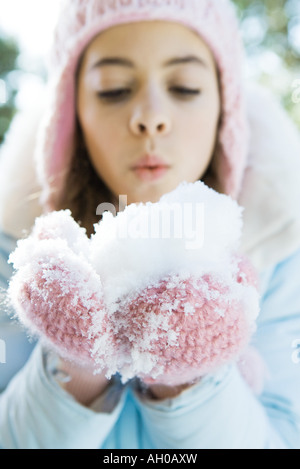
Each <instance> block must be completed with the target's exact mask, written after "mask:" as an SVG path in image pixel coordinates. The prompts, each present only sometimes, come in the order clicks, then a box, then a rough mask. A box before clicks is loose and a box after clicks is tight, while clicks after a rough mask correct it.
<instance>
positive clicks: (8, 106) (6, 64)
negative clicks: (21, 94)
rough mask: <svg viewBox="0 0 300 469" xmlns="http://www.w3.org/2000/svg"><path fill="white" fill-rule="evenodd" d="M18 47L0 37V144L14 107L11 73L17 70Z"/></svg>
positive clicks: (14, 84) (13, 112)
mask: <svg viewBox="0 0 300 469" xmlns="http://www.w3.org/2000/svg"><path fill="white" fill-rule="evenodd" d="M18 55H19V48H18V45H17V43H16V42H15V41H14V40H13V39H10V38H7V37H5V36H1V37H0V144H1V143H2V141H3V138H4V135H5V132H6V131H7V129H8V127H9V124H10V122H11V119H12V118H13V116H14V114H15V112H16V107H15V97H16V94H17V85H16V83H14V82H15V80H14V79H13V73H14V72H15V71H17V70H18V66H17V58H18Z"/></svg>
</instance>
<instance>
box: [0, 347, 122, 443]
mask: <svg viewBox="0 0 300 469" xmlns="http://www.w3.org/2000/svg"><path fill="white" fill-rule="evenodd" d="M46 359H47V353H46V352H44V351H43V349H42V347H41V346H40V345H39V344H38V345H37V346H36V347H35V349H34V351H33V353H32V356H31V357H30V359H29V360H28V362H27V363H26V365H25V366H24V367H23V369H22V370H21V371H20V372H19V373H18V374H17V375H16V376H15V377H14V378H13V379H12V381H11V382H10V384H9V386H8V387H7V389H6V390H5V391H4V392H3V393H2V395H0V416H1V419H0V448H5V449H98V448H100V447H101V446H102V443H103V441H104V440H105V439H106V437H107V435H108V434H109V432H110V431H111V429H112V427H113V426H114V425H115V422H116V420H117V419H118V417H119V414H120V412H121V409H122V407H123V401H124V397H123V395H122V393H120V392H119V393H117V394H118V401H117V402H116V405H115V406H112V409H111V410H108V411H107V412H97V411H94V410H93V409H92V408H87V407H83V406H82V405H80V404H79V403H77V402H76V401H75V400H74V399H73V398H72V397H71V396H70V395H69V394H67V393H66V392H65V391H64V390H63V389H62V388H61V387H60V386H59V385H58V384H57V383H56V381H55V380H54V379H51V376H49V375H48V373H47V365H46V363H45V361H46ZM113 386H114V385H113ZM113 392H114V391H113V390H112V389H111V387H110V388H109V389H108V390H107V393H108V394H109V395H111V394H112V393H113Z"/></svg>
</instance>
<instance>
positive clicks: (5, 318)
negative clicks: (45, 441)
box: [0, 232, 34, 392]
mask: <svg viewBox="0 0 300 469" xmlns="http://www.w3.org/2000/svg"><path fill="white" fill-rule="evenodd" d="M15 245H16V241H15V239H14V238H12V237H11V236H8V235H5V234H3V233H1V232H0V341H1V342H0V344H1V356H0V392H1V391H2V390H3V389H5V388H6V386H7V385H8V383H9V381H10V379H11V378H12V377H13V376H14V375H15V374H16V373H17V372H18V371H19V370H20V369H21V368H22V366H23V365H24V364H25V362H26V361H27V359H28V357H29V355H30V353H31V351H32V349H33V347H34V342H33V341H31V340H29V339H28V337H27V335H26V333H25V332H24V330H23V328H22V327H21V326H20V325H19V324H17V323H16V322H15V321H13V320H12V318H11V317H10V312H11V309H10V307H9V305H8V303H7V301H6V291H7V286H8V281H9V278H10V277H11V275H12V266H11V265H10V264H8V263H7V260H8V257H9V254H10V253H11V251H13V249H14V248H15Z"/></svg>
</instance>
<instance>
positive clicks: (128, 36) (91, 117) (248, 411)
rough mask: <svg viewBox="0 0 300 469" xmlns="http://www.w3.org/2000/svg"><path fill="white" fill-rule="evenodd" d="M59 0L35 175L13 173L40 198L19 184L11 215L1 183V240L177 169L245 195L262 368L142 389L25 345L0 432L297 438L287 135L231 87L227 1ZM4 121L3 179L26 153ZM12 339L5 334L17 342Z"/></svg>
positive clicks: (295, 260)
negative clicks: (262, 376)
mask: <svg viewBox="0 0 300 469" xmlns="http://www.w3.org/2000/svg"><path fill="white" fill-rule="evenodd" d="M65 8H66V10H64V11H63V13H62V16H61V19H60V21H59V24H58V28H57V33H56V37H55V45H54V54H53V57H52V59H53V60H52V69H51V74H50V80H49V100H48V101H47V103H45V104H43V109H44V111H45V117H44V120H43V123H42V125H41V129H40V133H39V138H38V140H37V143H36V150H35V160H34V161H35V169H36V173H37V178H36V177H35V175H33V176H32V179H31V181H30V180H29V179H30V178H28V179H26V189H25V191H24V190H23V193H22V197H23V199H24V197H25V196H24V192H25V195H26V194H27V195H28V194H29V193H30V192H32V187H34V188H35V190H36V184H37V181H38V184H39V186H40V190H41V197H40V204H41V206H36V205H35V206H33V205H32V200H33V199H32V198H31V205H30V206H29V207H30V209H29V210H28V212H26V213H28V217H27V219H26V221H24V219H23V220H22V222H21V224H19V222H18V206H20V205H19V200H20V197H21V195H20V192H21V191H20V187H19V192H18V195H17V197H18V200H17V203H16V204H14V206H13V208H12V207H11V205H9V210H6V209H7V208H8V206H7V205H6V202H5V201H9V200H10V203H11V201H12V200H16V195H15V198H14V199H11V193H10V190H11V189H10V188H9V187H7V184H1V186H2V204H3V207H2V210H1V219H2V227H3V235H2V246H3V252H6V253H7V257H8V254H9V251H10V250H11V249H13V243H14V239H15V238H19V237H20V236H21V232H22V231H23V230H24V229H30V228H31V226H32V225H33V223H34V218H35V216H36V215H38V214H39V213H41V212H42V211H53V210H59V209H64V208H69V209H71V211H72V215H73V217H74V219H75V220H76V221H78V222H80V223H81V224H82V225H83V226H84V227H85V228H86V230H87V232H88V233H89V234H90V233H92V231H93V223H95V222H97V221H98V220H99V217H98V216H97V215H96V208H97V206H98V205H99V204H100V203H102V202H112V203H114V204H115V205H116V207H117V204H118V196H119V195H120V194H126V195H127V201H128V203H134V202H147V201H151V202H156V201H158V200H159V198H160V197H161V196H162V195H163V194H165V193H166V192H169V191H172V190H173V189H175V188H176V187H177V185H178V184H179V183H180V182H182V181H187V182H195V181H197V180H199V179H201V180H203V181H204V182H205V183H206V184H207V185H208V186H211V187H212V188H213V189H214V190H216V191H218V192H221V193H222V192H223V193H225V194H228V195H231V196H232V197H233V198H235V199H236V200H238V201H239V202H240V204H241V205H242V206H243V207H245V216H244V222H245V227H244V233H243V248H244V251H245V253H246V254H247V255H248V256H249V257H250V258H251V260H252V262H253V263H254V264H255V266H256V268H257V269H258V271H259V274H260V292H261V312H260V317H259V320H258V329H257V333H256V336H255V339H254V342H255V346H256V348H257V349H258V350H259V352H260V354H261V356H262V357H263V359H264V362H265V365H266V367H267V370H268V379H267V381H266V383H265V385H264V389H263V390H262V392H261V394H260V395H259V396H256V395H255V394H254V393H253V392H252V390H251V389H250V388H249V387H248V386H247V384H246V383H245V381H244V379H243V378H242V376H241V374H240V372H239V370H238V369H237V366H236V364H235V363H229V364H228V366H226V367H225V368H222V369H220V370H219V372H217V373H213V374H209V375H207V376H206V377H204V378H202V379H201V380H200V381H199V382H198V383H196V384H195V383H194V384H191V383H184V384H182V385H180V386H177V387H171V386H161V385H160V383H159V382H158V383H154V384H153V385H151V386H149V387H148V388H147V389H146V390H141V389H140V387H139V386H138V385H137V383H136V382H135V380H133V381H132V382H131V383H130V384H129V385H127V386H126V387H123V386H122V385H121V384H120V383H119V381H118V378H117V377H114V378H113V379H111V380H107V379H106V377H105V376H104V375H100V376H99V375H93V373H92V372H91V371H90V370H88V369H86V370H83V369H82V368H81V367H80V366H76V365H75V364H74V363H73V364H70V363H69V362H68V361H66V360H62V359H61V357H59V356H57V355H56V354H55V353H52V352H49V351H46V350H45V349H44V348H43V346H42V345H40V344H37V345H36V346H35V348H34V350H33V352H32V354H31V356H30V358H29V359H28V361H27V363H26V364H25V366H24V367H23V368H22V369H21V371H20V372H19V373H17V374H16V376H15V377H14V378H13V379H12V380H10V379H9V378H10V376H8V375H7V378H6V381H7V382H5V383H2V386H3V387H6V389H5V390H4V391H3V392H2V395H1V397H0V415H1V420H0V428H1V432H0V446H1V447H3V448H9V449H11V448H65V449H66V448H103V449H104V448H119V449H124V448H139V449H141V448H151V449H154V448H235V449H237V448H260V449H274V448H299V447H300V420H299V416H300V399H299V395H300V394H299V389H300V378H299V376H300V375H299V367H298V362H299V360H298V355H297V344H298V343H299V342H297V341H299V338H300V295H299V288H298V279H297V277H298V276H297V275H296V272H297V269H298V268H299V266H300V250H299V249H300V236H299V235H300V222H299V210H298V207H299V195H300V194H299V188H298V184H297V177H296V176H297V173H298V172H297V168H298V167H299V162H298V158H299V149H300V143H299V137H298V134H297V132H296V130H295V128H294V127H293V126H292V124H291V123H290V122H289V121H288V119H287V118H286V116H285V114H284V113H283V111H281V109H279V108H278V106H277V105H276V104H275V103H274V102H273V100H272V99H270V98H269V97H268V96H266V95H265V93H264V92H262V91H260V90H256V89H249V90H245V89H244V86H243V76H242V62H243V53H242V46H241V41H240V36H239V33H238V27H237V24H236V19H235V15H234V11H233V8H232V6H231V4H230V3H229V2H228V1H227V0H194V1H193V0H186V1H185V0H161V1H155V0H144V1H141V0H128V1H125V0H115V1H111V0H86V1H85V0H72V1H69V2H67V3H66V7H65ZM38 120H39V119H38ZM18 130H19V129H18V126H16V127H15V128H13V129H12V131H11V133H10V135H9V138H8V141H7V147H6V149H5V148H4V151H3V156H2V165H3V170H2V173H1V177H4V178H5V179H6V181H7V180H9V181H10V184H11V177H12V176H11V175H12V174H13V171H15V169H14V168H16V167H17V168H18V170H20V165H21V164H23V165H24V167H25V168H26V169H28V168H27V166H28V165H29V164H30V163H29V161H28V158H29V156H30V155H28V154H26V153H25V155H24V156H25V158H24V159H23V154H22V155H19V156H17V155H16V154H15V160H17V161H15V160H14V159H13V158H12V157H11V156H10V157H8V154H10V155H11V154H12V153H13V150H12V140H15V139H16V136H15V134H16V133H18ZM8 158H9V159H8ZM21 173H22V177H24V175H23V172H22V171H21ZM28 191H29V192H28ZM15 194H16V193H15ZM117 208H118V207H117ZM23 215H24V213H23ZM19 229H20V230H21V232H20V230H19ZM23 235H24V234H23ZM12 238H13V239H12ZM5 243H6V244H5ZM3 265H4V266H5V268H6V265H5V263H3ZM9 274H10V273H9V272H6V271H5V270H4V268H3V277H6V279H8V277H9ZM3 284H4V285H5V279H4V283H3ZM6 322H7V320H6ZM4 324H5V323H4ZM1 330H2V329H1ZM3 330H4V329H3ZM13 337H14V336H13V335H12V337H10V338H8V336H7V337H6V339H5V342H6V343H7V344H8V345H7V347H8V348H10V347H12V346H10V345H9V344H13V347H14V348H16V347H19V346H18V345H17V340H18V341H22V339H21V334H20V335H19V336H18V338H17V339H14V338H13ZM15 337H16V336H15ZM13 340H16V342H13ZM20 347H21V345H20ZM18 350H21V348H18ZM25 356H26V359H27V356H28V352H26V353H25V354H24V358H23V361H25V360H26V359H25ZM8 364H9V363H8ZM0 366H3V365H0ZM20 366H21V364H20V363H19V364H17V365H16V368H18V367H20ZM9 380H10V382H9V383H8V381H9Z"/></svg>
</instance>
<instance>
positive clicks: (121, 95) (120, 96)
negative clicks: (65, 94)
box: [98, 86, 201, 102]
mask: <svg viewBox="0 0 300 469" xmlns="http://www.w3.org/2000/svg"><path fill="white" fill-rule="evenodd" d="M170 91H171V92H172V93H175V94H178V95H180V96H181V97H182V98H187V99H188V98H192V97H196V96H199V95H200V94H201V90H198V89H193V88H186V87H184V86H173V87H172V88H170ZM130 93H131V90H130V89H129V88H116V89H114V90H107V91H100V92H99V93H98V96H99V98H100V99H102V100H103V101H110V102H112V101H122V100H125V99H126V98H127V96H128V95H129V94H130Z"/></svg>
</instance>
